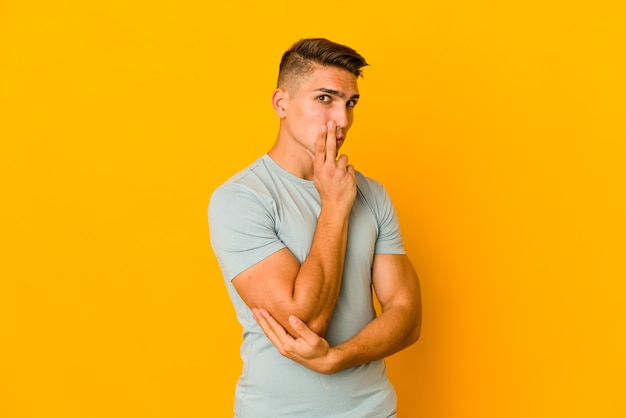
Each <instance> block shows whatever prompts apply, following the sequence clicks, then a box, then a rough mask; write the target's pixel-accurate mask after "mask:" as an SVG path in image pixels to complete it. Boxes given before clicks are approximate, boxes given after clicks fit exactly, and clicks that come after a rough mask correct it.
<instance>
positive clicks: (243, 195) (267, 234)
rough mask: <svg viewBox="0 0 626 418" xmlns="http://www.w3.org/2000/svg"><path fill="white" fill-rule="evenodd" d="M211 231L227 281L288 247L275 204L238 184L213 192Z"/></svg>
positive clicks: (210, 206) (210, 204) (215, 250)
mask: <svg viewBox="0 0 626 418" xmlns="http://www.w3.org/2000/svg"><path fill="white" fill-rule="evenodd" d="M209 231H210V236H211V246H212V247H213V251H214V252H215V255H216V257H217V260H218V263H219V265H220V268H221V269H222V273H223V275H224V278H225V279H227V280H232V279H233V278H234V277H236V276H237V275H238V274H239V273H241V272H242V271H244V270H246V269H248V268H250V267H252V266H253V265H255V264H256V263H258V262H259V261H261V260H263V259H265V258H266V257H268V256H270V255H271V254H273V253H275V252H276V251H278V250H280V249H282V248H284V247H285V245H284V244H283V243H282V241H280V239H279V238H278V236H277V235H276V232H275V228H274V216H273V215H272V208H271V206H268V205H266V204H263V202H262V201H261V200H260V198H259V196H256V195H254V194H252V193H250V191H249V190H246V189H245V188H244V187H240V186H238V185H236V184H230V185H228V186H226V187H224V186H222V187H220V188H218V189H216V190H215V191H214V192H213V194H212V196H211V200H210V202H209Z"/></svg>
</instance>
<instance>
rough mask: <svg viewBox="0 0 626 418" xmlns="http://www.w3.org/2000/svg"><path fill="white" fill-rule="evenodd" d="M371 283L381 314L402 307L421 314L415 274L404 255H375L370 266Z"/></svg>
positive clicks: (417, 282)
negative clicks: (394, 307)
mask: <svg viewBox="0 0 626 418" xmlns="http://www.w3.org/2000/svg"><path fill="white" fill-rule="evenodd" d="M372 283H373V285H374V291H375V292H376V298H377V299H378V301H379V302H380V305H381V307H382V310H383V312H385V310H387V309H390V308H392V307H393V306H403V307H405V308H407V309H409V310H410V311H412V312H413V313H414V314H416V315H420V314H421V295H420V285H419V279H418V276H417V273H416V272H415V269H414V268H413V264H412V263H411V260H409V258H408V256H406V255H404V254H376V255H375V256H374V263H373V266H372Z"/></svg>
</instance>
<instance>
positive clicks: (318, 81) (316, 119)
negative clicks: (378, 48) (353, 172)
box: [272, 39, 368, 164]
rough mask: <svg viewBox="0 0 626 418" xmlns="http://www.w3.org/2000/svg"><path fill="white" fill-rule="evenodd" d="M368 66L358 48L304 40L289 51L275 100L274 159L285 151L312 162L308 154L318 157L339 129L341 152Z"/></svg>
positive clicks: (325, 41)
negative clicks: (323, 141)
mask: <svg viewBox="0 0 626 418" xmlns="http://www.w3.org/2000/svg"><path fill="white" fill-rule="evenodd" d="M366 65H368V64H367V62H365V59H364V58H363V57H362V56H361V55H359V54H358V53H357V52H356V51H354V50H353V49H352V48H349V47H347V46H344V45H339V44H336V43H334V42H331V41H329V40H326V39H303V40H300V41H298V42H296V43H295V44H294V45H293V46H292V47H291V48H290V49H289V50H288V51H287V52H285V53H284V55H283V58H282V60H281V63H280V73H279V76H278V87H277V88H276V90H275V91H274V94H273V95H272V104H273V106H274V111H275V112H276V114H277V115H278V116H279V117H280V129H279V132H278V138H277V141H276V144H275V146H274V148H273V151H274V155H276V153H278V151H277V150H279V149H280V150H282V151H284V154H285V155H291V156H292V155H294V153H296V154H297V153H299V152H302V153H301V154H300V155H301V156H302V158H303V159H304V160H303V161H304V163H305V164H308V163H310V159H309V156H308V154H307V153H306V152H304V150H308V151H311V152H312V151H313V150H314V149H315V144H316V142H317V140H318V138H320V136H322V137H326V135H325V134H323V133H322V129H326V128H328V129H334V132H333V136H335V137H336V138H335V140H336V149H337V150H338V149H339V148H340V147H341V146H342V144H343V143H344V141H345V138H346V134H347V133H348V130H349V129H350V126H352V122H353V120H354V112H353V111H354V107H355V106H356V104H357V102H358V100H359V89H358V85H357V79H358V77H359V76H360V75H361V68H363V67H364V66H366ZM323 126H324V128H322V127H323ZM331 126H332V127H333V128H331Z"/></svg>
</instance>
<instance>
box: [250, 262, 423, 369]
mask: <svg viewBox="0 0 626 418" xmlns="http://www.w3.org/2000/svg"><path fill="white" fill-rule="evenodd" d="M372 281H373V284H374V290H375V292H376V297H377V298H378V301H379V302H380V305H381V308H382V309H381V314H380V315H379V316H377V317H376V318H375V319H374V320H373V321H372V322H370V323H369V324H367V325H366V326H365V327H364V328H363V329H362V330H361V331H360V332H359V333H357V334H356V335H355V336H353V337H352V338H350V339H348V340H347V341H345V342H343V343H341V344H339V345H337V346H335V347H330V346H329V344H328V342H327V341H326V340H324V339H323V338H321V337H320V336H318V335H317V334H315V333H314V332H313V331H311V330H310V329H309V328H308V327H307V326H306V324H305V323H304V322H303V321H301V320H300V319H299V318H296V317H295V316H292V317H291V318H290V323H291V325H292V326H293V328H294V329H295V330H296V331H297V332H298V333H299V334H300V335H299V336H298V338H294V337H292V336H291V335H289V334H288V333H287V332H286V331H285V330H284V328H283V327H282V326H281V325H280V324H279V323H278V322H277V321H275V320H274V318H272V317H271V315H269V313H268V312H267V311H264V310H258V309H255V310H254V315H255V317H256V319H257V321H258V322H259V324H260V325H261V327H262V328H263V331H265V334H266V335H267V337H268V338H269V339H270V340H271V341H272V342H273V343H274V345H275V346H276V348H277V349H278V351H279V352H280V353H281V354H282V355H283V356H285V357H288V358H290V359H292V360H294V361H296V362H298V363H300V364H302V365H303V366H305V367H308V368H309V369H311V370H314V371H317V372H319V373H325V374H330V373H336V372H338V371H340V370H343V369H345V368H348V367H352V366H358V365H360V364H365V363H370V362H372V361H375V360H379V359H382V358H384V357H387V356H390V355H392V354H394V353H396V352H398V351H400V350H402V349H404V348H406V347H408V346H409V345H411V344H413V343H414V342H415V341H417V339H418V338H419V335H420V330H421V321H422V305H421V295H420V285H419V280H418V277H417V273H416V272H415V269H414V268H413V265H412V264H411V261H410V260H409V258H408V257H407V256H406V255H392V254H377V255H375V256H374V263H373V266H372Z"/></svg>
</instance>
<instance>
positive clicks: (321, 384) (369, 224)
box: [209, 155, 404, 418]
mask: <svg viewBox="0 0 626 418" xmlns="http://www.w3.org/2000/svg"><path fill="white" fill-rule="evenodd" d="M356 178H357V197H356V200H355V202H354V205H353V207H352V211H351V213H350V219H349V226H348V244H347V250H346V259H345V263H344V272H343V279H342V285H341V291H340V294H339V298H338V299H337V304H336V307H335V310H334V312H333V316H332V318H331V320H330V323H329V326H328V329H327V332H326V336H325V338H326V339H327V340H328V342H329V343H330V345H331V346H334V345H337V344H339V343H342V342H343V341H345V340H347V339H349V338H350V337H352V336H354V335H355V334H356V333H358V332H359V331H360V330H361V329H362V328H363V327H364V326H365V325H366V324H368V323H369V322H370V321H372V320H373V319H374V318H375V316H376V312H375V310H374V307H373V302H372V277H371V271H372V262H373V259H374V254H404V248H403V245H402V237H401V235H400V227H399V224H398V219H397V216H396V212H395V209H394V207H393V205H392V203H391V200H390V199H389V196H388V195H387V192H386V191H385V189H384V187H383V186H382V185H381V184H380V183H378V182H376V181H374V180H372V179H369V178H367V177H365V176H363V175H362V174H361V173H359V172H357V173H356ZM320 208H321V206H320V198H319V193H318V192H317V189H316V188H315V186H314V184H313V182H312V181H309V180H304V179H301V178H299V177H296V176H294V175H292V174H290V173H289V172H287V171H285V170H284V169H282V168H281V167H280V166H279V165H278V164H276V163H275V162H274V161H273V160H272V159H271V158H270V157H269V156H268V155H264V156H262V157H260V158H259V159H258V160H257V161H256V162H254V163H253V164H252V165H251V166H249V167H248V168H246V169H245V170H243V171H241V172H239V173H238V174H236V175H235V176H233V177H232V178H231V179H230V180H228V181H227V182H226V183H224V184H223V185H221V186H220V187H218V188H217V189H216V190H215V191H214V192H213V194H212V196H211V201H210V204H209V224H210V233H211V245H212V246H213V250H214V252H215V254H216V256H217V259H218V262H219V265H220V267H221V269H222V273H223V275H224V279H225V281H226V286H227V289H228V293H229V295H230V298H231V299H232V302H233V305H234V307H235V311H236V314H237V318H238V320H239V322H240V323H241V326H242V327H243V343H242V345H241V358H242V360H243V363H244V364H243V371H242V374H241V376H240V378H239V381H238V383H237V388H236V395H235V416H236V417H240V418H266V417H267V418H318V417H319V418H388V417H393V416H395V415H394V414H395V410H396V394H395V391H394V389H393V386H392V385H391V383H390V382H389V381H388V380H387V377H386V374H385V362H384V360H379V361H375V362H372V363H368V364H364V365H361V366H357V367H352V368H348V369H345V370H342V371H340V372H338V373H335V374H332V375H323V374H319V373H316V372H313V371H311V370H309V369H307V368H305V367H304V366H301V365H300V364H298V363H295V362H293V361H292V360H289V359H287V358H285V357H283V356H281V355H280V353H279V352H278V350H277V349H276V348H275V347H274V345H273V344H272V343H271V342H270V341H269V340H268V339H267V337H266V336H265V334H264V333H263V330H262V329H261V327H260V326H259V325H258V324H257V323H256V321H255V320H254V319H252V312H251V310H250V309H249V308H248V306H247V305H246V304H245V303H244V301H243V300H242V299H241V297H240V296H239V294H238V293H237V291H236V290H235V288H234V287H233V285H232V283H231V280H232V279H233V278H234V277H236V276H237V275H238V274H239V273H241V272H242V271H244V270H246V269H248V268H249V267H251V266H253V265H254V264H256V263H258V262H259V261H261V260H263V259H264V258H266V257H268V256H270V255H271V254H273V253H275V252H276V251H278V250H280V249H282V248H285V247H287V248H289V250H290V251H291V252H292V253H293V254H294V256H295V257H296V258H297V259H298V260H299V261H300V262H301V263H302V262H303V261H304V259H305V258H306V257H307V255H308V253H309V250H310V248H311V243H312V241H313V235H314V233H315V228H316V224H317V218H318V215H319V212H320Z"/></svg>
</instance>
